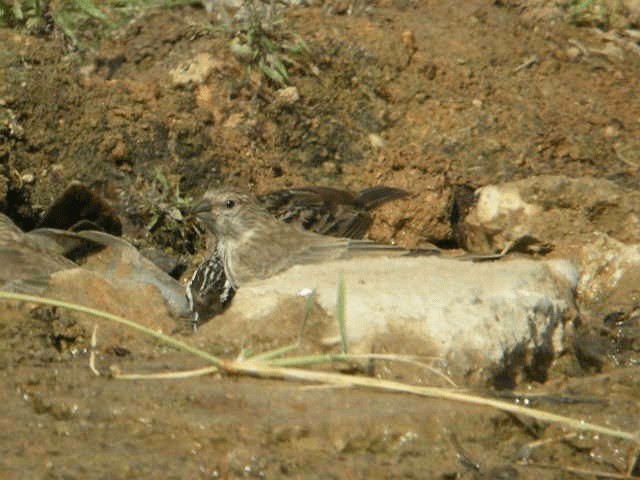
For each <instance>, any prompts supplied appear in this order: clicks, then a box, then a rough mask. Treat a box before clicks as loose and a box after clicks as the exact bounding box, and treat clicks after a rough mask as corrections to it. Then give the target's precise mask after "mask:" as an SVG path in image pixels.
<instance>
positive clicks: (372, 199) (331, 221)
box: [256, 186, 409, 238]
mask: <svg viewBox="0 0 640 480" xmlns="http://www.w3.org/2000/svg"><path fill="white" fill-rule="evenodd" d="M408 195H409V192H407V191H405V190H402V189H399V188H393V187H386V186H377V187H372V188H367V189H365V190H362V191H360V192H358V193H357V194H356V193H353V192H350V191H348V190H341V189H337V188H331V187H320V186H310V187H298V188H285V189H282V190H276V191H273V192H269V193H266V194H263V195H259V196H257V197H256V198H257V200H258V203H260V204H261V205H262V206H263V207H264V208H265V209H266V210H268V211H269V212H270V213H271V214H272V215H274V216H275V217H276V218H277V219H278V220H281V221H283V222H286V223H297V224H299V225H300V226H302V227H303V228H304V229H306V230H312V231H314V232H316V233H320V234H322V235H331V236H334V237H348V238H362V237H364V235H365V234H366V233H367V230H368V229H369V227H370V226H371V223H372V222H373V218H372V216H371V210H373V209H374V208H376V207H378V206H380V205H382V204H384V203H387V202H389V201H391V200H397V199H400V198H404V197H407V196H408Z"/></svg>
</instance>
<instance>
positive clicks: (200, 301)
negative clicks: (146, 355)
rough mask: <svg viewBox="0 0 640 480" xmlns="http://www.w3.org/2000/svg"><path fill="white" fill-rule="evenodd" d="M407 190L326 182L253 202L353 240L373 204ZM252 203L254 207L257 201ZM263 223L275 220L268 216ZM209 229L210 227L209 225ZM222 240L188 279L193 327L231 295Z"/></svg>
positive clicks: (365, 225) (293, 220)
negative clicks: (355, 188) (345, 186)
mask: <svg viewBox="0 0 640 480" xmlns="http://www.w3.org/2000/svg"><path fill="white" fill-rule="evenodd" d="M407 195H408V192H406V191H404V190H401V189H399V188H393V187H383V186H382V187H372V188H368V189H365V190H362V191H361V192H360V193H357V194H356V193H352V192H349V191H347V190H339V189H335V188H330V187H301V188H289V189H284V190H276V191H274V192H269V193H266V194H264V195H260V196H258V197H257V202H258V204H260V206H261V207H263V208H264V209H266V211H268V212H269V213H270V214H271V215H272V216H274V217H275V218H277V219H278V220H281V221H282V222H285V223H290V224H292V225H296V226H298V227H301V228H304V229H306V230H311V231H314V232H317V233H320V234H323V235H332V236H336V237H349V238H356V239H357V238H362V237H363V236H364V235H365V234H366V232H367V230H368V228H369V226H370V225H371V222H372V218H371V213H370V211H371V210H372V209H374V208H376V207H378V206H379V205H382V204H383V203H386V202H389V201H391V200H395V199H398V198H403V197H406V196H407ZM198 208H202V209H204V211H203V212H201V214H202V215H206V213H207V212H206V210H207V207H206V206H204V205H202V206H198V207H197V209H198ZM255 208H258V209H259V207H258V206H256V207H255ZM268 222H269V223H270V224H274V222H273V221H272V219H271V220H269V221H268ZM275 225H276V226H275V227H273V228H276V227H277V228H283V229H284V230H285V231H288V229H287V227H281V224H278V223H275ZM211 230H212V231H213V228H211ZM296 233H298V230H296ZM224 245H225V243H224V242H222V241H221V240H219V239H216V243H215V248H212V250H211V253H210V256H209V257H208V258H207V259H206V260H205V261H204V262H202V264H200V265H199V266H198V268H197V269H196V271H195V272H194V273H193V276H192V277H191V279H190V280H189V282H188V283H187V286H186V296H187V301H188V303H189V308H190V309H191V311H192V312H193V313H192V315H193V316H192V319H191V320H192V327H193V329H194V330H197V329H198V326H199V325H200V324H202V323H204V322H205V321H207V320H208V319H210V318H211V317H213V316H214V315H217V314H219V313H221V312H222V311H224V309H225V308H226V307H227V306H228V305H229V303H230V302H231V300H232V298H233V296H234V295H235V288H234V285H233V284H232V282H231V281H230V278H231V277H227V274H226V273H225V267H224V260H223V258H224V250H225V249H224ZM255 248H256V249H257V250H258V251H264V248H265V246H264V245H263V246H259V245H258V246H256V247H255ZM267 248H268V246H267ZM290 260H293V262H294V263H295V261H296V260H295V258H293V259H290ZM298 263H304V262H303V261H298ZM292 264H293V263H292ZM278 268H279V267H278ZM278 268H276V269H275V270H277V269H278ZM256 275H257V274H256ZM256 278H258V277H257V276H256Z"/></svg>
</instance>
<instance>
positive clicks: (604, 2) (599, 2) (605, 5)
mask: <svg viewBox="0 0 640 480" xmlns="http://www.w3.org/2000/svg"><path fill="white" fill-rule="evenodd" d="M623 10H624V4H623V1H622V0H573V1H572V2H570V3H569V5H568V8H567V11H568V21H569V22H570V23H573V24H575V25H580V26H596V27H599V28H604V29H609V28H611V26H612V24H615V23H616V22H615V21H616V19H617V18H618V17H620V15H621V14H622V11H623Z"/></svg>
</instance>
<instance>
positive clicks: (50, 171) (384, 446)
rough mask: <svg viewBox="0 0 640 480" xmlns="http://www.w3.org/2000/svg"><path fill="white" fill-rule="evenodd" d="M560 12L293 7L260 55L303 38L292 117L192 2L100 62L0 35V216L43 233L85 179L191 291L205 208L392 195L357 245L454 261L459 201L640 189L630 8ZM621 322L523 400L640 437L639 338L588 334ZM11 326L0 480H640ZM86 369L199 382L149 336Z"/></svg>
mask: <svg viewBox="0 0 640 480" xmlns="http://www.w3.org/2000/svg"><path fill="white" fill-rule="evenodd" d="M571 3H572V2H553V1H538V2H533V1H532V2H515V1H488V0H470V1H466V2H444V1H440V0H436V1H431V0H423V1H411V0H397V1H393V0H381V1H379V2H377V4H371V5H369V4H366V3H365V2H357V1H356V2H354V3H349V2H341V1H340V0H338V1H336V2H333V3H327V4H325V5H323V6H321V7H320V6H315V7H297V8H290V9H288V10H287V11H286V13H284V14H283V15H284V17H283V18H284V19H285V20H286V22H285V24H284V25H285V26H286V28H285V27H279V28H281V30H278V32H279V33H278V34H277V35H276V36H274V38H276V39H278V40H280V41H282V42H292V41H295V38H297V37H295V36H293V34H292V33H291V32H296V33H297V34H298V35H299V36H300V38H302V39H304V41H305V42H306V44H307V46H308V51H307V52H306V53H305V54H304V56H302V57H300V58H295V59H293V60H292V62H290V63H288V73H289V76H290V84H291V85H293V86H295V87H296V88H297V92H298V95H299V99H297V100H291V97H287V96H286V94H285V92H283V90H280V89H279V87H278V86H277V85H276V84H275V83H274V82H272V81H270V80H269V79H268V78H266V77H265V76H264V75H262V76H261V75H260V72H259V69H256V68H254V69H253V70H252V72H251V73H249V74H247V71H246V63H243V60H242V58H239V57H237V56H236V57H234V55H232V54H231V52H230V49H229V42H230V40H231V38H232V37H233V33H230V32H228V31H226V30H225V28H222V27H221V24H220V21H219V20H218V19H216V18H215V16H208V15H207V14H206V13H205V10H204V9H203V8H201V7H200V6H198V5H194V6H183V7H174V8H169V9H158V10H154V11H149V12H146V13H145V14H144V15H140V16H138V17H137V18H135V19H134V20H133V21H131V22H130V23H128V24H127V25H126V26H123V27H121V28H119V29H118V30H116V31H115V32H113V33H112V34H110V35H109V36H107V37H106V38H105V39H104V40H103V41H102V43H101V44H100V46H99V47H97V48H96V47H88V46H86V45H82V44H81V45H80V46H76V47H75V48H72V46H71V45H70V42H69V40H68V38H65V37H64V36H63V35H62V34H61V33H60V32H58V31H56V30H55V29H54V30H53V31H49V32H44V33H42V34H40V35H28V34H26V33H21V32H20V31H19V30H16V29H0V45H2V48H0V210H1V211H2V212H5V213H7V214H8V215H10V216H11V217H12V218H13V219H14V220H15V221H16V222H17V223H18V224H19V225H20V226H21V227H22V228H24V229H30V228H33V227H34V226H35V224H36V222H37V219H38V217H39V215H40V214H41V213H42V212H43V210H44V209H45V208H46V207H47V205H49V204H50V203H51V202H52V201H53V199H54V198H56V197H57V196H58V195H59V194H60V193H61V192H62V191H63V190H64V188H65V187H66V186H68V185H69V183H70V182H71V181H81V182H83V183H85V184H86V185H88V186H90V187H92V188H94V189H95V190H96V191H98V192H99V193H100V194H101V195H103V196H104V197H105V198H107V199H108V200H109V201H110V202H111V203H112V204H113V205H114V207H115V208H116V209H117V210H118V212H119V214H120V216H121V218H122V220H123V222H124V231H125V236H126V237H127V238H128V239H129V240H131V241H132V242H133V243H134V244H136V245H138V246H141V247H147V246H155V247H158V248H161V249H163V250H164V251H165V252H167V253H169V254H170V255H173V256H175V257H176V258H178V259H179V260H180V261H181V262H182V263H183V264H184V265H185V267H186V268H187V269H189V268H192V267H193V265H194V264H195V262H196V260H197V258H199V257H198V255H201V254H202V249H203V245H202V240H201V239H200V236H199V232H198V230H197V228H196V227H195V226H194V225H192V224H191V223H189V221H187V219H185V216H184V213H185V212H186V210H187V207H188V206H189V205H190V204H191V202H193V201H194V200H197V198H198V197H199V195H201V194H202V192H204V191H205V190H206V189H207V188H209V187H210V186H213V185H220V184H227V185H228V184H231V185H234V186H239V187H243V188H250V189H252V190H254V191H256V192H258V193H262V192H265V191H268V190H271V189H275V188H279V187H285V186H291V185H294V186H296V185H297V186H299V185H307V184H322V185H330V186H338V187H347V188H351V189H360V188H366V187H369V186H372V185H378V184H385V185H391V186H396V187H401V188H405V189H407V190H409V191H411V192H412V193H414V194H415V195H414V197H413V198H412V199H411V200H409V201H408V203H404V204H403V206H402V207H399V206H394V205H393V204H390V205H387V206H385V207H383V208H381V209H380V210H379V211H378V212H377V214H376V218H375V224H374V226H373V228H372V231H371V236H372V238H374V239H377V240H379V241H387V242H388V241H395V242H397V243H398V244H400V245H403V246H408V247H415V246H418V245H420V243H421V242H424V241H429V242H433V243H435V244H437V245H439V246H443V247H456V246H457V245H456V237H455V232H454V230H453V228H452V226H451V221H450V220H451V219H450V214H451V211H450V207H451V199H452V198H453V196H454V194H456V192H459V191H469V189H473V188H476V187H479V186H482V185H487V184H492V183H498V182H502V181H508V180H515V179H520V178H525V177H528V176H531V175H539V174H562V175H568V176H571V177H577V176H593V177H602V178H608V179H610V180H613V181H615V182H617V183H618V184H620V185H622V186H625V187H628V188H633V189H638V188H640V178H639V176H638V168H639V167H640V100H639V98H640V96H639V95H638V92H640V55H639V54H638V45H637V42H638V38H637V37H636V38H635V39H634V37H632V36H628V35H627V34H625V29H629V28H638V24H639V19H640V13H639V10H638V7H636V10H635V11H634V10H632V9H631V7H629V9H626V8H627V7H626V5H627V3H626V2H618V3H620V4H624V5H625V8H623V9H622V10H616V12H615V14H614V13H612V12H610V11H609V12H604V13H603V12H602V11H600V15H598V14H595V13H594V14H593V15H590V16H583V17H580V18H578V19H576V18H573V21H571V20H572V19H571V18H569V14H568V10H567V8H568V7H567V5H569V4H571ZM594 3H597V2H594ZM605 3H606V2H605ZM612 3H615V2H612ZM628 4H629V5H632V6H633V5H635V4H634V3H633V2H628ZM595 27H600V28H601V30H596V28H595ZM87 28H89V27H87ZM607 29H609V30H607ZM636 31H637V30H636ZM616 32H617V33H616ZM634 42H635V43H634ZM181 75H189V76H190V79H191V80H190V81H186V80H184V77H181ZM287 92H288V93H289V94H290V93H291V90H289V91H287ZM610 307H611V308H610V310H608V311H607V309H606V307H605V310H604V311H598V312H597V313H595V312H588V311H587V312H583V318H582V319H581V320H582V322H583V324H584V325H587V326H589V328H588V331H587V333H586V334H585V335H588V338H589V339H591V340H593V339H594V338H596V337H597V338H596V340H598V341H596V343H597V345H602V344H604V345H605V346H607V348H608V347H610V346H611V345H613V344H614V343H615V346H616V348H618V347H619V348H618V349H617V350H615V351H613V353H612V351H611V350H608V349H607V348H605V349H604V351H603V352H602V353H601V355H600V356H598V355H597V354H595V353H594V354H593V355H594V356H595V357H597V358H591V357H590V358H587V359H586V360H585V358H584V357H585V354H584V351H583V352H582V353H583V357H582V358H577V357H576V356H575V355H574V352H573V351H568V353H567V355H566V357H563V358H561V359H559V360H558V362H557V365H556V366H555V367H554V369H553V371H552V373H551V378H550V380H549V381H548V382H547V384H545V385H536V384H528V383H526V382H523V384H522V385H520V386H519V387H518V390H519V391H527V389H531V391H537V392H539V391H544V392H547V393H548V394H549V395H550V397H543V398H539V399H537V400H535V401H534V404H535V406H538V407H540V408H545V409H549V410H553V411H554V412H557V413H563V414H566V415H570V416H572V417H575V418H582V419H584V420H587V421H591V422H595V423H600V424H606V425H609V426H615V427H617V428H620V429H622V430H626V431H638V430H639V429H640V426H639V425H640V424H639V422H638V418H639V417H638V407H639V404H638V398H639V396H638V395H639V394H640V383H639V381H638V378H639V377H638V374H637V370H634V368H633V367H634V366H635V365H637V351H638V348H640V347H638V342H637V332H636V329H637V327H635V324H633V325H632V326H633V328H631V329H630V330H629V331H625V333H624V335H626V336H625V338H624V342H623V341H620V339H619V338H613V337H610V336H607V335H609V334H605V333H602V331H601V330H600V329H599V328H600V326H602V325H603V320H604V315H605V314H606V313H613V312H614V310H615V309H614V307H613V306H610ZM0 312H1V313H0V345H1V346H0V366H1V370H0V376H1V377H2V382H0V401H1V402H2V405H3V414H2V415H1V416H0V439H1V441H0V476H2V478H50V479H58V478H60V479H62V478H64V479H74V478H105V479H106V478H110V479H111V478H176V479H177V478H323V479H324V478H441V479H454V478H485V479H515V478H534V477H535V478H538V479H542V478H545V479H546V478H549V479H555V478H583V477H585V476H586V477H587V478H595V476H596V475H595V474H594V473H589V472H591V471H600V472H609V473H616V474H618V475H624V474H625V473H626V472H629V471H633V473H634V474H635V475H638V476H640V460H638V459H637V457H638V452H637V451H635V450H634V448H633V445H632V444H630V443H629V442H624V441H621V440H616V439H612V438H610V437H606V436H602V435H593V434H584V435H578V436H575V435H573V432H572V431H571V430H570V429H567V430H564V429H562V428H561V427H559V426H554V425H551V426H550V425H547V424H542V423H537V422H532V421H531V420H529V419H526V418H520V417H516V416H512V415H507V414H505V413H500V412H497V411H494V410H489V409H486V408H479V407H469V406H466V405H458V404H451V403H450V402H443V401H434V400H430V399H424V398H418V397H413V396H409V395H392V394H382V393H374V392H370V391H360V390H347V389H327V388H313V389H311V388H308V386H304V385H301V384H297V383H292V382H277V381H266V380H258V379H250V378H233V377H228V376H221V377H216V376H213V377H211V376H210V377H198V378H192V379H186V380H157V381H148V380H147V381H141V380H138V381H116V380H109V379H107V378H105V377H96V376H94V375H93V373H92V372H91V371H90V369H89V367H88V338H89V336H90V332H89V331H87V329H85V328H83V327H80V326H78V325H76V324H75V323H74V320H73V319H72V318H69V317H68V316H67V315H66V314H65V313H64V312H61V311H53V310H51V309H42V308H34V307H33V306H26V305H17V304H6V305H5V304H2V305H0ZM618 333H619V332H618ZM132 336H134V335H133V334H132ZM585 338H587V337H585ZM187 341H190V342H193V343H195V344H199V346H201V347H203V348H208V349H213V350H214V351H215V353H216V354H225V353H226V354H228V355H233V353H235V352H232V351H226V350H225V347H224V346H222V345H212V344H207V343H206V342H205V341H203V340H201V339H200V340H199V339H198V338H197V334H196V335H194V336H192V337H187ZM594 341H595V340H594ZM598 342H599V343H598ZM616 342H617V343H616ZM132 346H133V347H132ZM594 348H595V347H594ZM595 350H597V348H595ZM588 356H589V355H587V357H588ZM99 363H100V365H101V368H103V369H105V370H106V369H107V368H108V366H109V365H111V364H117V365H118V366H119V368H121V369H123V370H126V371H164V370H170V369H186V368H190V367H193V368H195V367H199V366H202V364H201V363H198V362H197V361H195V360H192V359H190V358H189V357H187V356H185V355H184V354H180V353H178V352H176V351H175V350H173V349H171V348H168V347H165V346H161V345H159V344H157V343H156V342H154V341H150V340H145V339H138V340H135V341H133V343H128V344H127V348H109V349H103V350H102V351H101V354H100V358H99ZM405 380H406V379H405ZM413 380H414V381H423V382H427V381H428V380H427V379H413ZM560 396H562V398H563V399H562V401H560V400H558V399H559V398H560ZM568 398H571V401H569V400H567V399H568ZM538 441H540V442H541V443H540V444H539V445H537V446H535V447H533V446H531V445H530V444H532V443H533V442H538ZM634 461H635V462H638V464H637V465H635V466H634ZM571 467H575V468H580V469H585V470H586V473H584V472H582V473H580V472H577V471H574V470H570V468H571ZM602 478H614V477H602ZM615 478H626V477H615Z"/></svg>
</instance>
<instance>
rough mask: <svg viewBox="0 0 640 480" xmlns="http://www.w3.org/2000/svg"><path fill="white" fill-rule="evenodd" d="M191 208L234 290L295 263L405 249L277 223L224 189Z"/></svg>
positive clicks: (253, 203) (249, 198)
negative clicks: (211, 238) (208, 235)
mask: <svg viewBox="0 0 640 480" xmlns="http://www.w3.org/2000/svg"><path fill="white" fill-rule="evenodd" d="M193 212H194V213H195V214H196V216H198V218H200V219H201V220H202V221H203V222H204V224H205V226H206V228H207V229H208V230H209V232H210V233H212V234H214V235H215V237H216V238H217V243H216V248H215V253H217V254H218V255H219V256H220V258H221V259H222V263H223V266H224V271H225V275H226V276H227V278H228V280H229V281H230V283H231V286H232V287H233V288H234V289H237V288H239V287H240V286H242V285H244V284H246V283H249V282H251V281H253V280H260V279H264V278H268V277H270V276H273V275H276V274H277V273H280V272H282V271H284V270H286V269H288V268H289V267H291V266H293V265H297V264H305V263H315V262H322V261H328V260H337V259H343V258H351V257H354V256H362V255H380V254H382V255H394V254H397V253H400V252H402V253H406V250H404V249H401V248H399V247H395V246H393V245H381V244H378V243H375V242H372V241H370V240H359V239H351V238H341V237H329V236H324V235H320V234H318V233H315V232H311V231H307V230H304V229H302V228H300V227H299V226H297V225H295V224H287V223H284V222H281V221H279V220H278V219H277V218H274V217H273V215H271V214H270V213H269V212H268V211H267V210H266V209H265V208H263V207H262V206H261V205H260V204H259V203H258V201H257V200H256V198H255V197H253V196H252V195H250V194H246V193H241V192H238V191H234V190H229V189H219V190H209V191H208V192H207V193H205V195H204V196H203V200H202V202H200V204H198V205H197V206H196V207H195V208H194V210H193Z"/></svg>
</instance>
